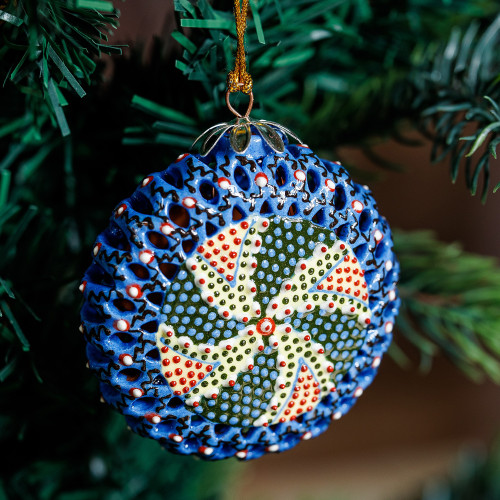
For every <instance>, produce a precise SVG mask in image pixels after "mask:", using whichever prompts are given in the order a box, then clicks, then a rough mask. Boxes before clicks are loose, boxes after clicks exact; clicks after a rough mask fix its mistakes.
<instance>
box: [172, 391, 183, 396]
mask: <svg viewBox="0 0 500 500" xmlns="http://www.w3.org/2000/svg"><path fill="white" fill-rule="evenodd" d="M174 394H175V395H176V396H180V395H181V394H182V392H181V391H175V392H174Z"/></svg>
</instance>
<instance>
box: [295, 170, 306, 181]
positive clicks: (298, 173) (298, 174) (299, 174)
mask: <svg viewBox="0 0 500 500" xmlns="http://www.w3.org/2000/svg"><path fill="white" fill-rule="evenodd" d="M293 175H294V177H295V178H296V179H297V180H298V181H299V182H304V181H305V180H306V174H305V173H304V172H302V170H297V171H296V172H295V173H294V174H293Z"/></svg>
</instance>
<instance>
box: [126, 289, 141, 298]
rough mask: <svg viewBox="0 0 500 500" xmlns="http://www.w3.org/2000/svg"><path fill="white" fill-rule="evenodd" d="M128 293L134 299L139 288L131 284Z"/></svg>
mask: <svg viewBox="0 0 500 500" xmlns="http://www.w3.org/2000/svg"><path fill="white" fill-rule="evenodd" d="M128 294H129V295H130V296H131V297H132V298H134V299H135V298H136V297H137V296H138V295H139V289H138V288H137V287H136V286H131V287H130V288H129V289H128Z"/></svg>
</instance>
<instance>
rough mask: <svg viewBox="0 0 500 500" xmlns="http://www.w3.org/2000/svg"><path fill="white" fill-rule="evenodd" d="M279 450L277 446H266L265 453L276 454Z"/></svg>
mask: <svg viewBox="0 0 500 500" xmlns="http://www.w3.org/2000/svg"><path fill="white" fill-rule="evenodd" d="M279 449H280V447H279V445H277V444H272V445H271V446H268V447H267V451H269V452H271V453H275V452H277V451H278V450H279Z"/></svg>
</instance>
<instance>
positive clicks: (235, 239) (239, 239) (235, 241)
mask: <svg viewBox="0 0 500 500" xmlns="http://www.w3.org/2000/svg"><path fill="white" fill-rule="evenodd" d="M233 243H234V244H235V245H241V238H234V240H233Z"/></svg>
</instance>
